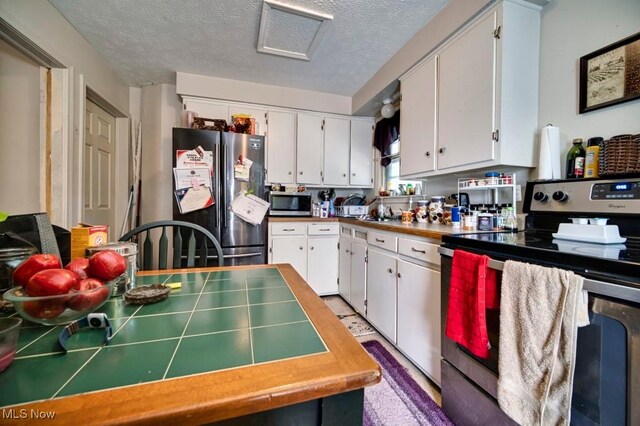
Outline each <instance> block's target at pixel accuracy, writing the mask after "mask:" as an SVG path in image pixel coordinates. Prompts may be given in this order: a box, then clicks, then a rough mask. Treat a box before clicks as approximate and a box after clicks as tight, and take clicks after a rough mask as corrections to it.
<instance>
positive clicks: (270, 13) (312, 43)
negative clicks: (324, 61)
mask: <svg viewBox="0 0 640 426" xmlns="http://www.w3.org/2000/svg"><path fill="white" fill-rule="evenodd" d="M332 19H333V16H332V15H327V14H324V13H319V12H315V11H312V10H309V9H305V8H302V7H298V6H292V5H288V4H284V3H280V2H277V1H273V0H264V4H263V6H262V18H261V20H260V34H259V35H258V52H262V53H270V54H272V55H280V56H286V57H288V58H296V59H304V60H306V61H309V60H311V56H312V55H313V52H314V51H315V50H316V48H317V47H318V44H319V43H320V41H321V40H322V37H323V36H324V35H325V33H326V32H327V27H328V25H329V23H330V22H331V20H332Z"/></svg>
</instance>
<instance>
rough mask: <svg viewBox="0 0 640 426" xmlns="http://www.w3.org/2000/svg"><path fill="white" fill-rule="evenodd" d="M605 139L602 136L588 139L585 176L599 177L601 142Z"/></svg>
mask: <svg viewBox="0 0 640 426" xmlns="http://www.w3.org/2000/svg"><path fill="white" fill-rule="evenodd" d="M602 141H604V139H603V138H601V137H599V136H598V137H594V138H590V139H589V140H588V141H587V152H586V154H585V159H584V177H586V178H595V177H598V174H599V168H598V160H599V157H600V144H601V143H602Z"/></svg>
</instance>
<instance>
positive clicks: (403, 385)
mask: <svg viewBox="0 0 640 426" xmlns="http://www.w3.org/2000/svg"><path fill="white" fill-rule="evenodd" d="M362 346H364V348H365V349H366V350H367V352H369V353H370V354H371V355H372V356H373V358H374V359H375V360H376V361H377V362H378V364H380V367H381V369H382V380H381V381H380V383H378V384H375V385H373V386H369V387H367V388H365V389H364V416H363V425H364V426H374V425H375V426H379V425H384V426H389V425H403V426H408V425H434V426H436V425H453V423H452V422H451V421H450V420H449V418H448V417H447V416H446V415H445V414H444V412H443V411H442V410H441V409H440V407H438V404H436V403H435V401H434V400H433V399H431V397H430V396H429V395H427V393H426V392H425V391H424V390H423V389H422V388H421V387H420V385H418V383H416V381H415V380H413V378H411V376H410V375H409V373H408V372H407V370H406V369H405V368H404V367H402V366H401V365H400V363H399V362H398V361H397V360H396V359H395V358H394V357H393V355H391V354H390V353H389V351H387V350H386V349H385V348H384V346H382V344H381V343H380V342H378V341H376V340H370V341H368V342H364V343H362Z"/></svg>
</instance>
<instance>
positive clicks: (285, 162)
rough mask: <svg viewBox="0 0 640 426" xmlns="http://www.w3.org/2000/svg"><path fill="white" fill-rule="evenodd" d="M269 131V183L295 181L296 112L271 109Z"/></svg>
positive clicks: (290, 182) (289, 182) (268, 115)
mask: <svg viewBox="0 0 640 426" xmlns="http://www.w3.org/2000/svg"><path fill="white" fill-rule="evenodd" d="M267 117H268V131H267V161H266V164H267V167H266V168H267V179H266V181H267V183H281V184H292V183H295V182H296V181H295V170H296V167H295V166H296V114H295V113H293V112H283V111H269V112H268V113H267Z"/></svg>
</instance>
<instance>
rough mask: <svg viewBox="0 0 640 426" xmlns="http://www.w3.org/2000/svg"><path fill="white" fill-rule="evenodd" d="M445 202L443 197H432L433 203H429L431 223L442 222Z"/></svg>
mask: <svg viewBox="0 0 640 426" xmlns="http://www.w3.org/2000/svg"><path fill="white" fill-rule="evenodd" d="M444 200H445V197H444V196H442V195H436V196H433V197H431V202H430V203H429V222H431V223H441V222H442V212H443V207H444Z"/></svg>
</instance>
